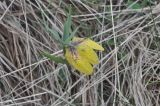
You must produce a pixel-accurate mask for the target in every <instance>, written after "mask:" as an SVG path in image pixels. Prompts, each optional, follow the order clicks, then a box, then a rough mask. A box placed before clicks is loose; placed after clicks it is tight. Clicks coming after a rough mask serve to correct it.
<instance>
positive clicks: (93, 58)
mask: <svg viewBox="0 0 160 106" xmlns="http://www.w3.org/2000/svg"><path fill="white" fill-rule="evenodd" d="M77 50H78V53H79V55H80V56H81V57H83V58H86V60H87V61H88V62H89V63H91V64H92V65H94V64H98V62H99V59H98V56H97V54H96V52H95V51H94V50H93V49H92V48H90V47H88V46H86V45H84V44H83V43H82V44H80V45H78V46H77Z"/></svg>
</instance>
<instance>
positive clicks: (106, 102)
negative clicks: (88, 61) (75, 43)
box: [0, 0, 160, 106]
mask: <svg viewBox="0 0 160 106" xmlns="http://www.w3.org/2000/svg"><path fill="white" fill-rule="evenodd" d="M69 6H71V7H72V18H73V20H72V21H73V23H72V29H75V28H76V27H77V26H79V25H80V26H81V27H80V29H79V30H78V32H77V33H76V36H80V37H91V38H92V39H93V40H95V41H97V42H99V43H100V44H102V45H103V47H104V48H105V51H104V52H101V53H99V59H100V63H99V65H97V66H95V70H94V74H93V75H91V76H84V75H81V74H79V73H78V72H77V71H75V70H74V69H72V68H70V67H67V66H66V65H63V64H56V63H54V62H52V61H49V60H47V59H46V58H45V57H43V56H42V55H41V52H43V51H48V52H50V53H52V54H54V55H62V54H63V53H62V50H61V49H60V47H59V45H58V43H57V42H55V40H54V39H53V37H52V36H54V35H52V34H51V33H50V32H49V31H48V30H47V29H46V28H45V25H48V27H49V28H51V29H53V30H56V31H58V32H59V33H62V32H63V24H64V21H65V19H66V13H68V9H69ZM159 98H160V4H159V0H137V1H136V0H129V1H128V0H0V106H160V99H159Z"/></svg>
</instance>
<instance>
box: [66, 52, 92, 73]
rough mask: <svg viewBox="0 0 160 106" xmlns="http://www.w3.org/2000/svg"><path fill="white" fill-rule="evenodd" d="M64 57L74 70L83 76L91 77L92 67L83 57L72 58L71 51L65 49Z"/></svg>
mask: <svg viewBox="0 0 160 106" xmlns="http://www.w3.org/2000/svg"><path fill="white" fill-rule="evenodd" d="M65 57H66V59H67V61H68V63H69V64H71V65H72V66H73V67H74V68H75V69H77V70H79V71H80V72H81V73H84V74H85V75H91V74H92V73H93V67H92V66H91V64H90V63H89V62H88V61H87V60H86V59H85V58H83V57H81V56H80V55H78V58H74V56H73V55H72V53H71V51H70V50H69V49H66V53H65Z"/></svg>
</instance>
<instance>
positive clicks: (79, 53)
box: [65, 37, 104, 75]
mask: <svg viewBox="0 0 160 106" xmlns="http://www.w3.org/2000/svg"><path fill="white" fill-rule="evenodd" d="M93 49H95V50H100V51H103V50H104V48H103V47H102V46H100V45H99V44H97V43H96V42H94V41H92V40H90V39H84V38H78V37H74V38H73V40H72V42H71V43H70V46H69V47H67V48H66V49H65V57H66V60H67V61H68V63H69V64H71V65H72V66H73V67H74V68H75V69H77V70H79V71H80V72H81V73H83V74H85V75H91V74H92V73H93V65H94V64H98V62H99V60H98V56H97V54H96V52H95V51H94V50H93Z"/></svg>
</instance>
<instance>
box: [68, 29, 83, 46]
mask: <svg viewBox="0 0 160 106" xmlns="http://www.w3.org/2000/svg"><path fill="white" fill-rule="evenodd" d="M79 27H80V26H78V27H77V28H76V29H75V30H74V31H73V32H72V33H71V35H70V36H69V37H68V38H67V39H66V40H65V44H68V43H69V42H70V41H71V40H72V38H73V37H74V36H75V33H76V32H77V30H78V29H79Z"/></svg>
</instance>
